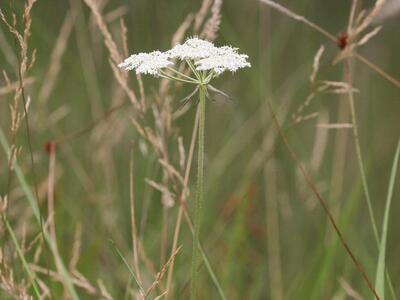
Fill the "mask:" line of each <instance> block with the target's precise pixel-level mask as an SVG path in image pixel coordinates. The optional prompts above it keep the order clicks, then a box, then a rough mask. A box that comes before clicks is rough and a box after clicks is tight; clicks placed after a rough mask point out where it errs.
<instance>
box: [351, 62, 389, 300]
mask: <svg viewBox="0 0 400 300" xmlns="http://www.w3.org/2000/svg"><path fill="white" fill-rule="evenodd" d="M345 75H346V80H347V83H348V84H349V85H350V86H352V75H351V61H350V58H349V59H347V60H346V62H345ZM348 97H349V102H350V115H351V122H352V124H353V136H354V143H355V147H356V156H357V162H358V166H359V169H360V173H361V182H362V186H363V189H364V194H365V200H366V202H367V207H368V215H369V218H370V220H371V226H372V231H373V233H374V238H375V242H376V246H377V247H378V250H379V249H380V238H379V233H378V227H377V225H376V220H375V215H374V210H373V208H372V201H371V196H370V193H369V188H368V182H367V176H366V172H365V167H364V163H363V158H362V152H361V146H360V138H359V133H358V127H357V116H356V108H355V104H354V94H353V92H352V90H351V89H349V93H348ZM385 273H386V279H387V282H388V285H389V290H390V293H391V295H392V298H393V299H397V296H396V293H395V291H394V288H393V283H392V280H391V278H390V275H389V272H388V270H387V269H386V272H385Z"/></svg>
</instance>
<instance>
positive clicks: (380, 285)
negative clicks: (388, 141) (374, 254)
mask: <svg viewBox="0 0 400 300" xmlns="http://www.w3.org/2000/svg"><path fill="white" fill-rule="evenodd" d="M399 156H400V139H399V142H398V144H397V148H396V153H395V155H394V159H393V165H392V171H391V174H390V180H389V188H388V193H387V198H386V205H385V213H384V216H383V222H382V236H381V239H380V244H379V256H378V265H377V268H376V278H375V289H376V291H377V292H378V294H379V295H380V296H381V299H382V300H384V299H385V256H386V241H387V232H388V226H389V214H390V205H391V203H392V198H393V190H394V186H395V179H396V173H397V168H398V165H399Z"/></svg>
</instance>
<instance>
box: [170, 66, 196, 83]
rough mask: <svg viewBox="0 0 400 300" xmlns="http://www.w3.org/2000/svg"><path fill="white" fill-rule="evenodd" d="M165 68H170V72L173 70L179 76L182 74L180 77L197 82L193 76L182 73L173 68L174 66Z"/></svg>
mask: <svg viewBox="0 0 400 300" xmlns="http://www.w3.org/2000/svg"><path fill="white" fill-rule="evenodd" d="M167 69H168V70H170V71H171V72H174V73H175V74H177V75H179V76H182V77H184V78H186V79H187V80H189V81H193V82H197V80H196V79H195V78H192V77H190V76H187V75H186V74H183V73H182V72H179V71H178V70H175V69H174V68H170V67H168V68H167Z"/></svg>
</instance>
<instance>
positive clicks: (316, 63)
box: [310, 45, 325, 83]
mask: <svg viewBox="0 0 400 300" xmlns="http://www.w3.org/2000/svg"><path fill="white" fill-rule="evenodd" d="M324 51H325V47H324V46H323V45H321V47H319V49H318V51H317V53H316V54H315V56H314V61H313V68H312V72H311V75H310V82H311V83H314V81H315V78H316V77H317V73H318V70H319V66H320V61H321V57H322V54H323V53H324Z"/></svg>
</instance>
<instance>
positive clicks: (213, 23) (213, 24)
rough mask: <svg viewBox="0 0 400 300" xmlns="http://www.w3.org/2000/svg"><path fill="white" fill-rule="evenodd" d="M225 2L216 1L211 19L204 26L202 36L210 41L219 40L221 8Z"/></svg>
mask: <svg viewBox="0 0 400 300" xmlns="http://www.w3.org/2000/svg"><path fill="white" fill-rule="evenodd" d="M222 4H223V0H214V3H213V5H212V7H211V17H210V18H209V19H208V20H207V21H206V23H205V24H204V28H203V31H202V32H201V34H200V36H201V37H202V38H205V39H207V40H209V41H213V40H215V39H216V38H217V33H218V31H219V26H220V24H221V8H222Z"/></svg>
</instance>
